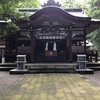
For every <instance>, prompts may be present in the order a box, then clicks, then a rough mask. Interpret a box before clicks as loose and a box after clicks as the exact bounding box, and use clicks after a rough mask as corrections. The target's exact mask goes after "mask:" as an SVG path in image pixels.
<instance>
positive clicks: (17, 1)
mask: <svg viewBox="0 0 100 100" xmlns="http://www.w3.org/2000/svg"><path fill="white" fill-rule="evenodd" d="M39 5H40V3H39V0H0V20H4V21H8V20H10V19H11V20H12V21H13V22H14V21H15V20H17V19H19V18H22V16H23V17H24V19H27V18H28V14H27V13H26V14H23V15H21V14H20V13H19V12H18V11H17V8H32V7H33V8H34V7H35V8H37V7H39ZM18 29H19V28H18V26H16V24H14V23H8V25H7V26H4V27H0V34H13V33H16V32H17V31H18Z"/></svg>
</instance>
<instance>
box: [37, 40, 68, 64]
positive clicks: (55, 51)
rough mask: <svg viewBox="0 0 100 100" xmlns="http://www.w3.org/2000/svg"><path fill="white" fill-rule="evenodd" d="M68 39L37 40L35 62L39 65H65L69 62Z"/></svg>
mask: <svg viewBox="0 0 100 100" xmlns="http://www.w3.org/2000/svg"><path fill="white" fill-rule="evenodd" d="M65 41H66V39H61V40H58V39H57V40H49V41H46V40H43V39H42V40H41V39H37V40H36V47H35V49H36V51H35V62H38V63H58V62H59V63H62V62H63V63H64V62H67V60H68V54H67V52H66V50H67V48H66V44H65V43H66V42H65Z"/></svg>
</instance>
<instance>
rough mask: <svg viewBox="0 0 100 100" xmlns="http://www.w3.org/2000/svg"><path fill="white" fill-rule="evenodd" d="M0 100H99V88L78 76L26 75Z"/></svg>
mask: <svg viewBox="0 0 100 100" xmlns="http://www.w3.org/2000/svg"><path fill="white" fill-rule="evenodd" d="M0 97H1V98H0V100H100V88H97V87H95V86H93V85H92V84H90V82H89V81H88V80H87V79H86V78H84V77H82V76H80V75H79V74H27V75H24V77H23V78H22V79H21V80H20V81H18V82H17V83H16V84H14V85H13V86H12V87H10V88H9V89H8V90H7V91H6V92H5V94H4V95H2V96H0Z"/></svg>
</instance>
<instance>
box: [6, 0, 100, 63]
mask: <svg viewBox="0 0 100 100" xmlns="http://www.w3.org/2000/svg"><path fill="white" fill-rule="evenodd" d="M45 5H46V4H45ZM45 5H44V6H43V8H42V9H19V11H20V12H21V11H33V12H35V13H34V14H33V15H31V16H30V17H29V20H24V19H23V20H18V21H17V22H16V24H17V25H18V26H19V27H20V31H19V32H18V33H17V34H15V35H11V36H9V37H7V38H6V49H5V57H6V61H7V62H9V61H15V59H16V55H19V54H22V55H27V61H28V62H38V63H39V62H45V63H46V62H51V63H56V62H59V63H61V62H73V61H77V54H86V55H87V60H89V56H91V54H90V52H88V51H87V48H86V35H87V34H89V33H90V32H92V31H94V30H96V29H97V28H99V27H100V21H93V20H92V18H90V17H83V16H80V17H79V16H74V15H73V14H71V13H73V12H82V9H62V8H60V5H59V4H58V6H57V4H56V3H54V1H53V0H52V2H51V3H50V4H49V6H47V5H46V7H45ZM55 5H56V6H55ZM69 12H70V13H69ZM46 46H48V47H47V48H48V49H46ZM55 49H56V50H55ZM92 55H93V56H96V57H97V52H96V53H92ZM96 61H97V58H96Z"/></svg>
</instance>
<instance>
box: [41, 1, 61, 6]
mask: <svg viewBox="0 0 100 100" xmlns="http://www.w3.org/2000/svg"><path fill="white" fill-rule="evenodd" d="M46 6H57V7H61V4H60V3H59V2H55V0H48V1H47V3H44V5H42V7H46Z"/></svg>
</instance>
